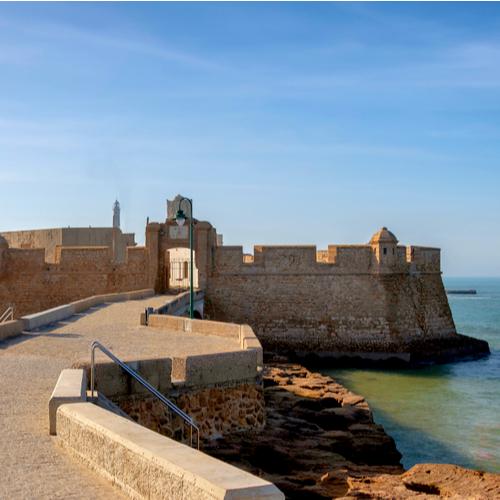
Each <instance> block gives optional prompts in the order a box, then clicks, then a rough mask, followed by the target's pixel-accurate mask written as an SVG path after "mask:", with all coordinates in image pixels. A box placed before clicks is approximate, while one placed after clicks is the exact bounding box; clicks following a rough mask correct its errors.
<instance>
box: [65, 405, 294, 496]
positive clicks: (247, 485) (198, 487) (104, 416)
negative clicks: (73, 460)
mask: <svg viewBox="0 0 500 500" xmlns="http://www.w3.org/2000/svg"><path fill="white" fill-rule="evenodd" d="M57 440H58V443H59V444H60V445H61V446H62V447H64V448H65V449H66V450H68V451H69V452H70V453H72V454H73V455H74V456H76V457H77V458H78V459H80V460H81V461H83V462H84V463H85V464H86V465H87V466H88V467H90V468H91V469H93V470H94V471H95V472H97V473H98V474H100V475H102V476H104V477H105V478H106V479H108V480H110V481H111V482H112V483H113V484H115V485H116V486H118V487H119V488H121V489H122V490H123V491H125V493H127V494H128V495H129V496H130V497H132V498H138V499H139V498H140V499H142V498H147V499H150V500H152V499H164V498H168V499H171V500H177V499H182V500H185V499H190V500H198V499H199V500H210V499H214V500H215V499H221V500H222V499H229V498H230V499H241V500H244V499H263V500H282V499H284V498H285V497H284V495H283V493H281V491H280V490H278V488H276V486H274V485H273V484H272V483H270V482H268V481H265V480H263V479H260V478H258V477H256V476H254V475H252V474H249V473H248V472H244V471H242V470H241V469H238V468H236V467H234V466H232V465H229V464H226V463H224V462H222V461H220V460H217V459H215V458H212V457H210V456H208V455H205V454H204V453H201V452H200V451H198V450H195V449H193V448H190V447H188V446H185V445H182V444H180V443H178V442H176V441H173V440H171V439H168V438H167V437H165V436H161V435H159V434H157V433H155V432H152V431H150V430H148V429H145V428H144V427H142V426H140V425H137V424H136V423H134V422H131V421H129V420H127V419H125V418H123V417H120V416H118V415H115V414H114V413H111V412H109V411H106V410H104V409H102V408H99V407H98V406H96V405H94V404H91V403H74V404H70V405H62V406H60V407H59V409H58V410H57Z"/></svg>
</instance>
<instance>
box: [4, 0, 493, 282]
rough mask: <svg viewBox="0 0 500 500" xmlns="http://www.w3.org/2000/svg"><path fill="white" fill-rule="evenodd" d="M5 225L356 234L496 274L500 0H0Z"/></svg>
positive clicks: (284, 236) (256, 240) (232, 240)
mask: <svg viewBox="0 0 500 500" xmlns="http://www.w3.org/2000/svg"><path fill="white" fill-rule="evenodd" d="M0 190H1V196H0V213H1V217H0V230H13V229H27V228H36V227H57V226H67V225H71V226H80V225H82V226H86V225H93V226H101V225H108V224H110V223H111V207H112V203H113V201H114V199H115V197H118V198H119V200H120V202H121V204H122V226H123V228H124V229H125V230H127V231H135V232H136V235H137V239H138V240H139V241H142V240H143V234H144V224H145V219H146V217H147V216H149V217H150V218H151V220H157V221H160V220H163V219H164V218H165V199H166V198H167V197H172V196H174V195H175V194H176V193H177V192H182V193H183V194H185V195H188V196H192V197H193V198H194V203H195V205H194V207H195V216H197V217H198V218H200V219H205V220H209V221H211V222H212V223H213V224H214V225H215V226H216V227H217V229H218V231H219V232H222V233H223V234H224V240H225V243H226V244H243V245H244V246H245V247H246V249H251V248H252V246H253V245H254V244H263V243H269V244H274V243H287V244H291V243H301V244H317V245H318V247H320V248H321V247H326V245H327V244H328V243H364V242H366V241H368V239H369V238H370V236H371V234H372V233H373V232H374V231H375V230H376V229H377V228H379V227H380V226H382V225H386V226H388V227H389V228H390V229H391V230H392V231H393V232H394V233H395V234H396V235H397V236H398V237H399V239H400V241H401V243H403V244H408V243H413V244H422V245H431V246H439V247H441V248H442V250H443V255H442V261H443V269H444V271H445V273H446V274H448V275H458V276H463V275H496V276H499V275H500V192H499V191H500V5H499V4H495V3H492V4H491V3H488V4H483V3H474V4H472V3H455V4H454V3H446V4H444V3H420V4H419V3H408V4H399V3H384V4H377V3H335V4H333V3H320V4H305V3H303V4H302V3H293V4H291V3H289V4H286V3H268V4H262V3H256V4H248V3H247V4H236V3H233V4H228V3H215V4H209V3H200V4H197V3H191V4H175V3H174V4H172V3H170V4H159V3H151V4H133V3H126V4H116V3H110V4H82V3H78V4H64V3H54V4H44V3H36V4H25V3H23V4H5V3H0Z"/></svg>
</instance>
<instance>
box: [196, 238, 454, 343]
mask: <svg viewBox="0 0 500 500" xmlns="http://www.w3.org/2000/svg"><path fill="white" fill-rule="evenodd" d="M219 250H220V251H219ZM328 252H329V260H330V262H329V263H324V262H316V249H315V247H257V248H256V251H255V259H254V263H244V262H243V258H242V250H241V247H229V248H228V247H222V248H220V249H217V251H216V257H215V267H214V270H213V273H212V275H211V276H210V279H209V280H208V287H207V289H206V297H207V307H206V311H207V312H208V313H209V314H210V313H212V314H213V315H214V316H215V318H217V319H223V320H226V321H233V322H236V323H248V324H249V325H250V326H251V327H252V328H253V329H254V331H255V332H256V334H257V335H258V337H259V339H260V340H261V341H262V342H263V344H264V346H265V347H266V348H268V349H278V350H287V349H294V350H304V351H328V350H330V349H331V350H339V349H346V350H350V351H353V350H356V349H359V350H362V351H369V350H375V351H376V350H378V351H380V350H386V351H388V352H393V351H397V350H398V349H403V348H404V346H405V344H406V343H407V342H409V341H411V340H417V339H420V338H422V337H423V336H426V337H428V338H430V337H432V338H435V337H440V336H447V335H450V334H454V333H455V327H454V324H453V320H452V317H451V312H450V309H449V306H448V301H447V297H446V294H445V291H444V287H443V284H442V280H441V275H440V271H439V267H438V260H436V259H437V258H438V257H439V253H436V251H435V250H434V249H422V248H421V247H418V250H416V251H414V254H413V255H414V258H415V259H416V265H417V267H418V269H419V271H420V272H419V273H418V274H410V273H409V272H408V270H409V266H408V264H407V263H406V259H405V260H404V262H402V263H401V262H396V263H395V267H394V269H395V270H394V272H387V270H385V271H384V272H383V273H381V272H378V268H376V267H375V266H374V264H373V263H372V253H371V249H370V247H367V246H360V247H348V246H331V247H329V250H328ZM398 256H401V257H405V253H404V252H401V251H399V249H398ZM332 257H334V259H333V260H334V261H335V263H332V262H331V260H332Z"/></svg>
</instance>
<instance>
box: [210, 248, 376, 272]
mask: <svg viewBox="0 0 500 500" xmlns="http://www.w3.org/2000/svg"><path fill="white" fill-rule="evenodd" d="M215 268H216V271H217V272H227V273H236V274H239V273H243V274H252V273H261V272H266V273H292V274H294V273H314V274H328V275H330V274H342V273H361V272H370V270H371V268H372V250H371V247H369V246H366V245H329V247H328V250H319V251H317V250H316V247H315V246H314V245H307V246H306V245H304V246H278V245H276V246H255V247H254V256H253V259H251V258H249V256H247V254H243V247H241V246H223V247H217V248H216V249H215Z"/></svg>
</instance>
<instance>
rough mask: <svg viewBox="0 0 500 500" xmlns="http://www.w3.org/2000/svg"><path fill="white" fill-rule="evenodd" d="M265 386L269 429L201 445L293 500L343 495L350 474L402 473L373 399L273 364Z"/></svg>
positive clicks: (302, 370) (300, 370)
mask: <svg viewBox="0 0 500 500" xmlns="http://www.w3.org/2000/svg"><path fill="white" fill-rule="evenodd" d="M264 387H265V389H264V397H265V400H266V417H267V423H266V427H265V428H264V430H263V431H261V432H254V433H242V434H239V435H233V436H230V437H225V438H221V439H219V440H216V441H213V442H212V443H209V444H206V445H205V446H204V451H206V452H207V453H209V454H211V455H213V456H216V457H218V458H220V459H222V460H225V461H226V462H229V463H232V464H234V465H236V466H238V467H241V468H243V469H245V470H248V471H249V472H252V473H253V474H257V475H259V476H261V477H264V478H266V479H268V480H270V481H273V482H274V483H276V485H277V486H278V487H279V488H280V489H282V490H283V492H284V493H285V494H286V496H287V498H291V499H308V500H309V499H311V500H314V499H316V498H333V497H338V496H342V495H345V494H346V492H347V490H348V487H349V485H348V478H349V477H362V476H371V475H380V474H385V475H390V474H397V475H398V477H399V475H400V474H401V473H402V472H403V468H402V466H401V465H400V463H399V462H400V459H401V455H400V453H399V452H398V451H397V449H396V445H395V443H394V440H393V439H392V438H391V437H390V436H388V435H387V434H386V433H385V431H384V429H383V428H382V426H380V425H377V424H375V423H374V422H373V417H372V413H371V411H370V408H369V407H368V404H367V403H366V402H365V401H364V399H363V398H362V397H360V396H358V395H356V394H353V393H352V392H350V391H348V390H347V389H346V388H345V387H343V386H341V385H340V384H338V383H336V382H335V381H334V380H333V379H331V378H330V377H325V376H323V375H321V374H318V373H311V372H310V371H308V370H307V369H305V368H304V367H302V366H300V365H294V364H271V365H267V366H266V368H265V371H264Z"/></svg>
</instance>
